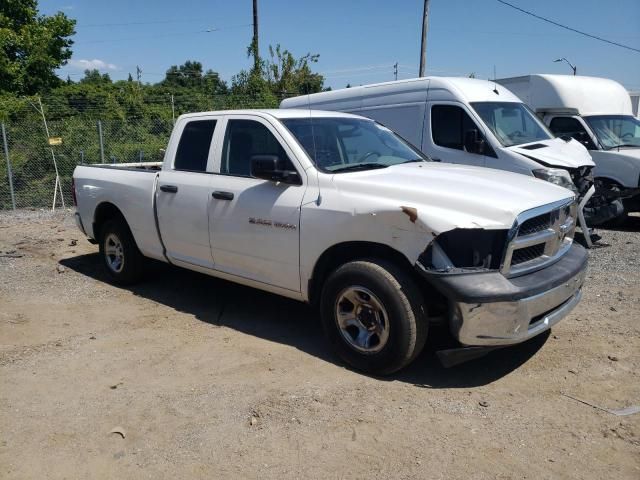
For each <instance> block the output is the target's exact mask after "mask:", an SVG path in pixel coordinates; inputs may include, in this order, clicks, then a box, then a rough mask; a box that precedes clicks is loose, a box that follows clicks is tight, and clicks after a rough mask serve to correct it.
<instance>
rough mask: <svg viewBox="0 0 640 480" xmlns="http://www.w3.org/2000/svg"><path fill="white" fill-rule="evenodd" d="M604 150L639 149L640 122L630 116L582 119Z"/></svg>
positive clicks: (601, 116) (603, 116) (600, 116)
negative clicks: (619, 148)
mask: <svg viewBox="0 0 640 480" xmlns="http://www.w3.org/2000/svg"><path fill="white" fill-rule="evenodd" d="M584 118H585V120H586V121H587V123H588V124H589V126H590V127H591V130H593V133H595V134H596V137H598V140H599V141H600V144H601V145H602V147H603V148H605V149H607V150H608V149H611V148H618V147H640V120H638V119H637V118H635V117H632V116H631V115H594V116H591V117H584Z"/></svg>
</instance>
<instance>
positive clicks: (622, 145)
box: [607, 143, 640, 150]
mask: <svg viewBox="0 0 640 480" xmlns="http://www.w3.org/2000/svg"><path fill="white" fill-rule="evenodd" d="M620 147H640V145H638V144H637V143H621V144H620V145H614V146H613V147H607V150H613V149H614V148H618V149H619V148H620Z"/></svg>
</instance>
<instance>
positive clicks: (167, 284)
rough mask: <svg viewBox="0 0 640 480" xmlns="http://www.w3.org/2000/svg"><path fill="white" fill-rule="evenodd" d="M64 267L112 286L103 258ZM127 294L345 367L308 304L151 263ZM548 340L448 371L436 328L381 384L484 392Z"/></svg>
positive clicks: (446, 338)
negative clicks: (419, 350)
mask: <svg viewBox="0 0 640 480" xmlns="http://www.w3.org/2000/svg"><path fill="white" fill-rule="evenodd" d="M60 264H62V265H64V266H65V267H66V268H69V269H71V270H74V271H76V272H78V273H80V274H82V275H85V276H87V277H90V278H93V279H95V280H98V281H102V282H107V281H108V280H107V277H106V275H105V273H104V271H103V267H102V264H101V261H100V257H99V256H98V254H97V253H94V254H86V255H80V256H76V257H71V258H67V259H64V260H61V261H60ZM121 288H123V289H126V290H128V291H130V292H132V293H133V294H134V295H136V296H139V297H142V298H146V299H148V300H152V301H154V302H157V303H159V304H163V305H166V306H167V307H170V308H173V309H175V310H177V311H179V312H183V313H186V314H188V315H193V316H194V317H195V318H197V319H198V320H200V321H202V322H205V323H208V324H211V325H215V326H225V327H228V328H232V329H234V330H236V331H239V332H242V333H245V334H247V335H252V336H255V337H259V338H263V339H265V340H269V341H272V342H278V343H282V344H286V345H290V346H292V347H294V348H297V349H298V350H301V351H303V352H305V353H307V354H309V355H314V356H316V357H318V358H320V359H322V360H324V361H326V362H330V363H333V364H336V365H341V366H342V363H341V362H340V360H339V359H338V358H337V357H336V356H335V355H333V352H332V351H331V347H330V345H329V343H328V342H327V341H326V340H325V337H324V335H323V332H322V327H321V325H320V321H319V318H318V315H317V314H316V312H315V310H314V309H312V308H311V307H310V306H308V305H306V304H303V303H300V302H296V301H294V300H289V299H286V298H283V297H280V296H277V295H272V294H270V293H267V292H262V291H259V290H255V289H252V288H249V287H244V286H241V285H237V284H234V283H231V282H226V281H224V280H219V279H216V278H213V277H209V276H207V275H204V274H200V273H197V272H192V271H189V270H185V269H182V268H177V267H172V266H170V265H166V264H163V263H160V262H150V266H149V272H148V274H147V277H146V279H145V281H144V282H142V283H140V284H138V285H133V286H128V287H121ZM548 336H549V335H548V333H547V334H546V335H539V336H538V337H536V338H534V339H532V340H530V341H529V342H526V343H524V344H521V345H518V346H515V347H509V348H505V349H501V350H496V351H493V352H491V353H489V354H488V355H487V356H485V357H482V358H479V359H475V360H472V361H470V362H468V363H464V364H461V365H458V366H456V367H453V368H448V369H447V368H444V367H443V366H442V365H441V364H440V362H439V361H438V359H437V357H436V355H435V351H436V350H437V349H443V348H453V347H455V343H454V340H453V338H452V337H451V336H450V335H449V334H448V332H447V331H446V330H445V329H444V328H442V327H440V328H432V330H431V332H430V335H429V339H428V341H427V345H426V347H425V349H424V351H423V353H422V354H421V355H420V356H419V357H418V358H417V359H416V360H415V361H414V362H413V364H412V365H410V366H409V367H408V368H406V369H404V370H403V371H401V372H399V373H397V374H395V375H392V376H389V377H382V378H380V377H376V378H377V379H378V380H380V381H401V382H406V383H410V384H413V385H415V386H417V387H422V388H435V389H438V388H469V387H476V386H482V385H486V384H489V383H492V382H494V381H495V380H498V379H500V378H502V377H504V376H505V375H508V374H509V373H510V372H512V371H514V370H515V369H517V368H518V367H519V366H521V365H522V364H524V363H525V362H527V361H528V360H529V359H530V358H531V357H532V356H533V355H535V353H536V352H537V351H538V350H539V349H540V348H541V347H542V346H543V345H544V343H545V342H546V340H547V338H548Z"/></svg>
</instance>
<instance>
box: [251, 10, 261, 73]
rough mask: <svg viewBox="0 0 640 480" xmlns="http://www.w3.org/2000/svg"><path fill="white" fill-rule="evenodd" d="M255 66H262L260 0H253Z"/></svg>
mask: <svg viewBox="0 0 640 480" xmlns="http://www.w3.org/2000/svg"><path fill="white" fill-rule="evenodd" d="M252 43H253V68H254V69H255V70H256V71H257V70H258V69H259V68H260V48H259V46H258V45H259V44H258V0H253V42H252Z"/></svg>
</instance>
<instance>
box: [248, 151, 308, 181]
mask: <svg viewBox="0 0 640 480" xmlns="http://www.w3.org/2000/svg"><path fill="white" fill-rule="evenodd" d="M251 175H252V176H253V177H256V178H261V179H263V180H269V181H271V182H283V183H289V184H294V185H299V184H301V183H302V182H301V181H300V175H298V172H296V171H295V170H286V169H285V162H284V161H283V160H281V159H280V157H278V156H277V155H254V156H252V157H251Z"/></svg>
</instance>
